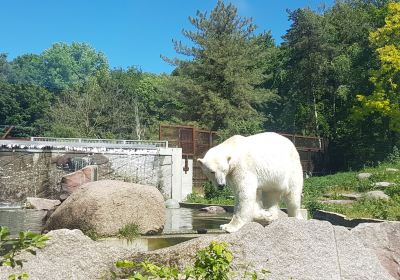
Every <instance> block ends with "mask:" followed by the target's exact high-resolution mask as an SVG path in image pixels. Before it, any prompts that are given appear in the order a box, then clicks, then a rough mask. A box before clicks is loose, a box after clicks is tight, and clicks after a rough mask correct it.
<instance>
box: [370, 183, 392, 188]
mask: <svg viewBox="0 0 400 280" xmlns="http://www.w3.org/2000/svg"><path fill="white" fill-rule="evenodd" d="M393 185H394V183H390V182H376V183H374V187H376V188H383V189H384V188H387V187H390V186H393Z"/></svg>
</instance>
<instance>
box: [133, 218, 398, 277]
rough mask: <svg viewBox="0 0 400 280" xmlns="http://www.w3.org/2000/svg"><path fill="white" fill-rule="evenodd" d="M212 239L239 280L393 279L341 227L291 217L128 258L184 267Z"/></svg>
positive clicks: (249, 225)
mask: <svg viewBox="0 0 400 280" xmlns="http://www.w3.org/2000/svg"><path fill="white" fill-rule="evenodd" d="M212 240H216V241H224V242H228V243H229V244H230V249H231V250H232V251H233V253H234V261H233V262H234V263H233V264H234V266H235V267H236V268H237V269H238V270H239V272H240V273H239V274H238V275H237V278H239V279H241V278H240V276H242V275H243V273H244V272H245V271H246V270H247V271H252V270H256V271H259V270H261V269H263V268H265V269H268V270H269V271H270V272H271V274H269V275H268V279H270V280H275V279H276V280H278V279H279V280H281V279H282V280H283V279H285V280H287V279H302V280H303V279H304V280H307V279H310V280H311V279H319V280H325V279H327V280H328V279H341V280H354V279H365V280H366V279H371V280H380V279H382V280H383V279H393V278H392V277H391V276H390V275H389V274H388V272H387V271H386V270H385V269H384V268H383V267H382V265H381V264H380V262H379V260H378V258H377V257H376V256H375V254H371V252H370V251H369V250H368V249H367V248H365V247H364V245H363V244H362V242H361V241H360V240H359V239H358V238H357V237H356V236H354V235H353V234H351V233H350V231H349V230H347V229H346V228H344V227H336V226H332V225H331V224H330V223H328V222H323V221H316V220H309V221H305V220H297V219H294V218H286V219H285V218H284V219H278V220H276V221H274V222H272V224H270V225H269V226H267V227H265V228H264V227H263V226H261V225H260V224H258V223H250V224H248V225H246V226H244V227H243V228H242V229H241V230H239V231H238V232H236V233H233V234H221V235H217V236H204V237H200V238H197V239H194V240H190V241H187V242H184V243H181V244H178V245H176V246H173V247H169V248H165V249H161V250H157V251H153V252H148V253H145V254H143V253H141V254H135V255H133V256H132V257H131V258H132V259H133V260H136V261H140V260H144V259H151V260H153V261H155V262H158V263H160V262H162V263H167V264H176V265H178V266H180V267H184V266H187V265H190V264H192V263H193V259H194V256H195V254H196V252H197V251H198V250H199V249H201V248H204V247H206V246H207V245H208V244H209V243H210V242H211V241H212ZM247 266H249V267H247Z"/></svg>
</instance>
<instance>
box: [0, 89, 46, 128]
mask: <svg viewBox="0 0 400 280" xmlns="http://www.w3.org/2000/svg"><path fill="white" fill-rule="evenodd" d="M0 92H1V94H0V124H8V125H15V126H22V127H26V128H31V129H32V131H33V133H35V132H36V133H40V132H41V131H43V130H44V127H43V123H42V121H41V120H43V119H45V118H46V116H47V114H48V111H49V110H50V104H51V100H52V97H51V94H50V93H49V92H48V91H47V90H45V89H43V88H41V87H38V86H34V85H13V84H8V83H2V82H0ZM31 133H32V132H31Z"/></svg>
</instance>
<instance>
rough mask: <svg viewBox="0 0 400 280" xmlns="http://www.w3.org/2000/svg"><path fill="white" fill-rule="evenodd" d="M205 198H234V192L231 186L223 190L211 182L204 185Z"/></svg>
mask: <svg viewBox="0 0 400 280" xmlns="http://www.w3.org/2000/svg"><path fill="white" fill-rule="evenodd" d="M203 187H204V197H205V198H206V199H213V198H232V196H233V191H232V188H231V187H230V186H224V187H223V188H222V189H221V188H218V187H216V186H214V185H213V184H212V183H211V182H207V183H205V184H204V186H203Z"/></svg>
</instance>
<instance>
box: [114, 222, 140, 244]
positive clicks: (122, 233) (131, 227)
mask: <svg viewBox="0 0 400 280" xmlns="http://www.w3.org/2000/svg"><path fill="white" fill-rule="evenodd" d="M139 235H140V232H139V226H138V225H137V224H127V225H125V226H124V227H123V228H121V229H120V230H119V232H118V236H119V237H123V238H125V239H126V240H128V241H132V240H134V239H135V238H136V237H138V236H139Z"/></svg>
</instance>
